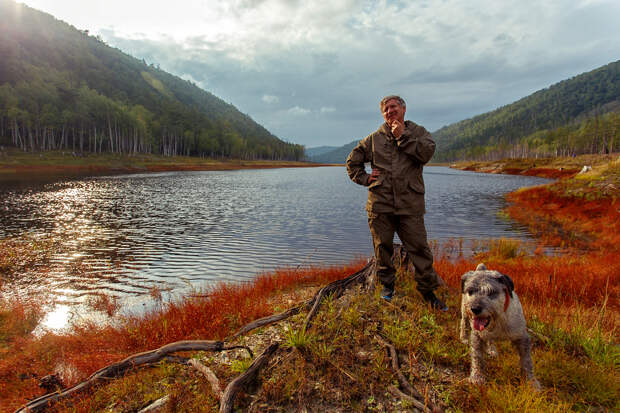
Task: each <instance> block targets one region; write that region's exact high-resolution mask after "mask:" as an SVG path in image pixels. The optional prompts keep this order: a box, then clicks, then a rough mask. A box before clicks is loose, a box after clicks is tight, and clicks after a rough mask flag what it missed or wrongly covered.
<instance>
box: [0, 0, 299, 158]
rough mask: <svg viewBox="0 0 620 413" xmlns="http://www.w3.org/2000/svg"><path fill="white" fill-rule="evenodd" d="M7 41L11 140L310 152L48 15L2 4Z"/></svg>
mask: <svg viewBox="0 0 620 413" xmlns="http://www.w3.org/2000/svg"><path fill="white" fill-rule="evenodd" d="M0 37H1V38H2V39H3V41H2V42H0V142H2V143H3V144H7V145H13V146H17V147H20V148H22V149H24V150H48V149H59V148H63V149H71V150H74V151H80V152H81V151H88V152H102V151H103V152H105V151H108V152H121V153H136V152H150V153H156V154H163V155H193V156H211V157H223V158H229V157H235V158H240V159H283V160H284V159H286V160H299V159H302V158H303V146H301V145H296V144H292V143H288V142H284V141H283V140H281V139H279V138H278V137H276V136H275V135H273V134H272V133H271V132H269V131H268V130H267V129H265V128H264V127H263V126H262V125H259V124H258V123H256V122H255V121H254V120H252V119H251V118H250V117H249V116H248V115H246V114H243V113H242V112H240V111H239V110H237V108H235V107H234V106H233V105H231V104H229V103H226V102H224V101H223V100H221V99H220V98H217V97H216V96H215V95H213V94H211V93H210V92H208V91H205V90H202V89H200V88H199V87H198V86H196V85H195V84H193V83H192V82H189V81H187V80H183V79H181V78H178V77H176V76H174V75H171V74H170V73H167V72H165V71H163V70H160V69H159V68H158V67H156V66H154V65H147V64H146V62H145V61H143V60H138V59H136V58H134V57H132V56H130V55H128V54H126V53H124V52H122V51H121V50H119V49H116V48H113V47H110V46H108V45H107V44H105V43H104V42H103V41H102V40H101V39H100V38H98V37H93V36H90V35H89V34H88V31H80V30H78V29H76V28H75V27H73V26H71V25H69V24H67V23H65V22H62V21H60V20H58V19H56V18H55V17H53V16H51V15H49V14H47V13H44V12H40V11H38V10H35V9H33V8H30V7H28V6H26V5H23V4H18V3H15V2H14V1H12V0H0ZM24 97H25V98H24Z"/></svg>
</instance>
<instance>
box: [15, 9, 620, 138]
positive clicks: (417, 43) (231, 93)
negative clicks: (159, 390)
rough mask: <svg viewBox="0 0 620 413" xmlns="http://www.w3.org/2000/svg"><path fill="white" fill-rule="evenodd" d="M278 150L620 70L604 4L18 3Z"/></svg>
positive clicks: (439, 116) (437, 121) (446, 117)
mask: <svg viewBox="0 0 620 413" xmlns="http://www.w3.org/2000/svg"><path fill="white" fill-rule="evenodd" d="M20 2H22V3H25V4H27V5H29V6H31V7H33V8H36V9H39V10H42V11H45V12H47V13H50V14H52V15H53V16H54V17H56V18H58V19H60V20H63V21H65V22H67V23H69V24H71V25H73V26H75V27H76V28H78V29H80V30H89V31H90V33H91V34H93V35H98V36H100V37H101V38H102V40H104V41H105V42H106V43H107V44H109V45H110V46H113V47H117V48H119V49H121V50H123V51H124V52H126V53H128V54H131V55H133V56H135V57H137V58H139V59H145V60H146V62H147V63H149V64H151V63H152V64H155V65H159V66H160V68H161V69H163V70H166V71H168V72H170V73H173V74H175V75H177V76H180V77H182V78H184V79H188V80H191V81H192V82H194V83H195V84H196V85H198V86H199V87H201V88H202V89H205V90H207V91H209V92H211V93H213V94H214V95H216V96H218V97H220V98H221V99H223V100H224V101H226V102H229V103H232V104H233V105H235V106H236V107H237V108H238V109H239V110H240V111H241V112H243V113H246V114H248V115H250V116H251V117H252V118H253V119H254V120H255V121H257V122H259V123H260V124H262V125H263V126H265V127H266V128H267V129H268V130H269V131H270V132H272V133H273V134H274V135H276V136H278V137H279V138H281V139H283V140H285V141H288V142H294V143H298V144H303V145H305V146H306V147H316V146H322V145H329V146H341V145H344V144H346V143H349V142H351V141H353V140H359V139H362V138H363V137H365V136H366V135H368V134H369V133H371V132H373V131H375V130H376V129H377V128H378V127H379V125H380V124H381V123H382V122H383V119H382V117H381V113H380V111H379V103H378V102H379V101H380V100H381V98H382V97H383V96H385V95H389V94H398V95H400V96H402V97H403V98H404V99H405V101H406V102H407V114H406V118H407V119H410V120H413V121H414V122H416V123H418V124H421V125H423V126H425V127H426V128H427V129H428V130H429V131H431V132H432V131H434V130H437V129H439V128H440V127H442V126H445V125H448V124H451V123H454V122H457V121H460V120H463V119H467V118H470V117H472V116H475V115H477V114H480V113H484V112H487V111H490V110H493V109H495V108H497V107H500V106H503V105H506V104H510V103H512V102H514V101H516V100H518V99H520V98H522V97H525V96H527V95H529V94H531V93H533V92H535V91H537V90H540V89H543V88H546V87H549V86H551V85H552V84H554V83H557V82H559V81H561V80H564V79H567V78H570V77H573V76H576V75H578V74H581V73H583V72H587V71H590V70H593V69H595V68H597V67H600V66H603V65H605V64H607V63H610V62H613V61H616V60H618V59H620V24H618V18H619V16H620V1H617V0H545V1H540V0H514V1H513V0H410V1H400V0H377V1H365V0H331V1H325V2H323V1H308V0H176V1H160V0H22V1H20Z"/></svg>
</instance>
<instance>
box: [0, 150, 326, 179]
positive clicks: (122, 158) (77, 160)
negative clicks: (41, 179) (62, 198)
mask: <svg viewBox="0 0 620 413" xmlns="http://www.w3.org/2000/svg"><path fill="white" fill-rule="evenodd" d="M313 166H323V165H321V164H315V163H310V162H297V161H263V160H255V161H245V160H239V159H208V158H196V157H185V156H175V157H165V156H158V155H146V154H141V155H120V154H110V153H104V154H90V153H83V154H74V153H71V152H66V151H65V152H62V151H48V152H36V153H31V152H23V151H21V150H17V149H13V148H8V149H7V148H5V149H4V150H2V151H0V180H2V179H28V178H29V177H33V176H50V175H51V176H59V177H62V176H84V175H102V174H117V173H139V172H164V171H221V170H236V169H262V168H298V167H313Z"/></svg>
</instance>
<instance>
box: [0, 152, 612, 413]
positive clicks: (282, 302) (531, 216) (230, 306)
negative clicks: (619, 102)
mask: <svg viewBox="0 0 620 413" xmlns="http://www.w3.org/2000/svg"><path fill="white" fill-rule="evenodd" d="M619 166H620V165H619V164H618V162H611V163H608V164H606V165H601V166H600V167H597V168H595V170H594V171H592V172H590V173H588V174H583V175H579V177H576V178H573V179H564V180H560V181H556V182H555V183H553V184H551V185H547V186H544V187H536V188H530V189H526V190H522V191H517V192H515V193H513V194H511V195H510V198H509V200H510V203H511V204H510V205H511V206H510V207H509V209H508V213H510V214H511V215H512V216H514V217H515V218H516V219H517V220H519V221H521V222H523V223H524V224H526V225H528V226H529V227H530V228H532V229H533V230H534V231H536V232H539V233H540V234H541V235H545V237H544V241H546V242H550V243H553V244H554V245H557V246H561V247H562V248H563V251H564V253H563V254H562V255H554V256H549V255H544V254H542V253H541V251H542V246H539V247H538V248H536V247H534V248H530V247H529V246H528V245H525V244H521V243H519V242H516V241H512V240H505V239H504V240H494V241H489V242H487V243H482V242H481V243H480V244H481V245H483V247H482V248H480V247H479V248H477V250H478V251H479V252H478V254H477V255H476V256H475V257H469V256H463V253H462V251H463V248H462V245H461V242H459V241H458V240H455V241H454V242H452V243H448V244H446V245H441V246H440V245H434V247H433V248H434V253H435V256H436V269H437V271H438V272H439V274H440V275H441V276H442V277H443V278H444V280H445V281H446V283H447V287H446V288H443V289H442V290H441V291H440V295H441V296H442V297H443V298H444V299H445V300H446V301H447V303H448V304H449V306H450V310H449V311H448V312H447V313H438V312H435V311H432V310H431V309H429V308H428V307H427V306H426V305H425V304H424V303H423V301H422V300H421V297H420V296H419V294H418V293H417V292H416V290H415V283H414V281H413V277H412V275H411V273H410V272H409V271H408V270H407V269H406V268H401V269H400V270H399V272H398V278H397V285H396V290H397V293H396V296H395V298H394V300H393V301H392V303H386V302H384V301H383V300H381V299H380V298H379V297H378V291H372V292H371V293H367V292H363V291H357V292H354V293H353V294H347V295H346V296H345V297H343V298H341V299H337V300H336V299H330V298H328V299H327V302H326V303H325V304H324V305H323V307H322V309H321V311H320V312H319V314H318V316H317V320H316V321H315V323H314V324H313V327H312V328H310V329H308V330H307V331H306V330H304V329H303V328H302V326H303V323H304V319H305V316H306V314H305V313H304V312H302V313H300V314H298V315H297V316H294V317H293V318H290V319H288V320H286V321H283V322H280V323H277V324H274V325H272V326H270V327H264V328H260V329H258V330H255V331H254V332H252V333H250V334H248V335H246V336H242V337H240V338H238V339H236V341H234V343H235V344H244V345H247V346H249V347H250V348H252V350H253V351H254V354H258V353H260V352H261V351H262V350H263V349H264V348H265V347H266V346H267V344H268V343H269V342H271V341H281V342H282V345H281V348H280V350H279V351H278V353H277V354H276V356H275V357H274V358H273V359H272V361H271V362H270V363H269V364H268V366H267V367H266V368H265V369H264V370H263V371H262V372H261V381H260V382H259V383H258V384H257V385H256V386H254V387H253V388H252V390H251V391H250V392H248V393H247V394H242V396H241V397H240V398H239V400H238V402H237V407H238V408H239V409H240V410H241V411H253V412H282V411H283V412H296V411H303V409H304V408H306V409H307V411H311V412H327V411H357V412H371V411H383V412H395V411H414V410H413V407H412V405H411V404H410V402H409V401H407V400H406V399H402V398H400V397H397V396H395V395H394V393H393V391H392V389H391V387H390V386H393V385H394V384H395V383H397V382H396V377H395V375H394V371H393V370H392V369H391V368H390V362H389V359H388V357H387V355H386V352H385V349H384V347H383V345H382V344H381V343H380V342H379V341H378V339H377V336H379V335H380V336H382V337H384V338H385V339H386V340H389V341H390V342H391V343H392V344H393V345H394V346H395V348H396V349H397V351H398V353H399V355H400V359H401V371H402V373H403V374H404V375H405V376H406V378H407V379H408V380H409V381H410V382H411V383H413V385H414V386H415V387H416V388H417V390H418V391H419V392H420V393H422V394H423V395H425V396H426V398H427V400H428V401H429V402H431V403H432V404H434V405H436V406H441V407H442V408H443V409H444V410H446V411H462V412H470V411H493V412H495V411H519V412H522V411H526V412H527V411H529V412H540V411H545V412H547V411H548V412H565V411H617V410H618V409H620V398H619V396H618V394H620V350H619V348H618V331H620V330H619V328H620V260H618V258H617V257H618V255H619V254H620V247H619V245H620V244H619V243H618V238H617V237H618V234H620V227H618V225H620V224H619V223H620V219H619V218H620V217H618V215H617V214H618V206H619V205H620V204H619V203H618V202H620V201H618V191H617V188H618V187H620V185H619V184H620V182H618V179H619V176H620V174H619V173H618V168H619ZM614 188H616V189H614ZM551 230H553V232H551ZM550 233H552V236H547V234H550ZM4 242H5V244H3V245H2V246H3V247H4V248H0V251H2V252H0V254H4V255H6V256H7V258H6V259H4V260H3V258H2V257H3V256H4V255H3V256H0V263H4V264H0V265H4V267H3V268H4V269H5V271H6V273H9V274H10V272H11V268H13V267H12V266H14V265H28V264H27V262H28V261H27V260H26V261H25V262H26V264H23V262H24V260H25V257H27V256H29V255H31V254H32V255H33V256H35V257H39V258H33V261H37V260H38V259H44V257H45V250H46V248H47V247H46V246H42V245H38V244H36V243H32V242H25V241H24V242H21V243H18V242H16V241H15V240H13V241H10V242H12V243H8V242H9V241H4ZM541 245H542V244H541ZM49 247H51V246H49ZM18 248H19V249H18ZM7 251H14V253H13V254H11V253H7ZM37 254H40V255H37ZM11 257H13V258H11ZM15 257H19V259H17V258H15ZM480 261H483V262H485V263H486V264H487V266H488V267H489V268H491V269H496V270H499V271H501V272H502V273H505V274H508V275H510V276H511V277H512V279H513V280H514V282H515V286H516V291H517V292H518V294H519V297H520V298H521V302H522V303H523V307H524V311H525V314H526V318H527V321H528V327H529V328H530V330H531V335H532V338H533V341H534V344H533V352H532V357H533V360H534V369H535V373H536V375H537V377H538V379H539V380H540V382H541V384H542V386H543V390H542V391H541V392H535V391H533V390H532V388H531V387H530V386H529V385H528V384H527V383H524V382H523V381H522V380H521V378H520V375H519V373H518V356H517V355H516V353H515V352H514V351H513V350H512V349H511V348H510V346H509V345H508V344H507V343H499V346H498V350H499V353H500V357H498V358H495V359H490V360H489V366H488V368H487V378H488V383H487V385H486V386H482V387H478V386H474V385H471V384H469V383H468V382H467V381H466V377H467V375H468V373H469V356H468V349H467V346H465V345H464V344H462V343H461V342H460V341H459V339H458V320H459V317H460V315H459V300H460V296H459V288H460V277H461V275H462V274H463V273H464V272H466V271H469V270H472V269H473V268H474V267H475V266H476V264H477V263H478V262H480ZM362 265H363V262H354V263H352V264H351V265H349V266H346V267H343V268H314V269H309V270H295V269H290V270H281V271H278V272H275V273H273V274H266V275H263V276H261V277H258V278H257V279H256V280H255V281H253V282H251V283H248V284H244V285H243V286H238V287H233V286H227V285H219V286H217V287H214V288H211V289H209V290H208V291H206V292H202V293H201V294H193V295H191V296H188V297H185V298H183V299H180V300H178V301H176V302H174V303H163V302H161V301H159V302H160V305H159V308H158V310H156V311H154V312H152V313H150V314H147V315H146V316H144V317H121V316H119V315H116V316H115V317H117V324H115V325H110V326H98V325H80V326H76V327H75V328H74V330H73V331H72V332H70V333H67V334H53V333H48V334H46V335H44V336H42V337H38V338H34V337H32V336H31V335H30V331H31V330H32V328H33V327H34V326H35V325H36V322H37V320H38V318H39V317H40V316H41V312H40V307H39V305H40V304H39V303H38V302H33V301H28V300H27V299H22V300H17V299H15V300H11V301H6V300H5V301H2V302H0V324H1V325H0V331H4V332H6V333H4V335H2V336H0V383H1V385H0V410H2V411H11V410H13V409H15V408H17V407H19V406H20V405H21V404H23V403H25V402H26V401H27V400H28V399H29V398H32V397H35V396H37V395H41V394H43V393H45V391H44V390H42V389H41V388H39V379H40V378H41V377H42V376H44V375H46V374H50V373H56V374H57V376H59V377H60V378H61V380H62V381H63V383H64V384H65V385H71V384H74V383H76V382H79V381H81V380H83V379H85V378H86V377H88V375H90V374H92V373H93V372H94V371H95V370H96V369H98V368H100V367H102V366H104V365H106V364H108V363H111V362H115V361H118V360H121V359H122V358H124V357H126V356H127V355H129V354H132V353H135V352H138V351H144V350H149V349H154V348H157V347H159V346H161V345H163V344H165V343H168V342H171V341H176V340H182V339H221V338H224V337H226V336H228V335H230V334H231V333H233V332H234V331H236V330H237V329H238V328H239V327H240V326H242V325H244V324H246V323H247V322H249V321H251V320H254V319H256V318H259V317H262V316H265V315H269V314H273V313H277V312H281V311H283V310H285V309H287V308H290V307H293V306H294V305H295V304H297V303H299V302H302V301H303V300H304V299H306V298H308V297H309V296H311V295H312V294H314V293H315V292H316V291H317V290H318V289H319V288H320V286H321V285H324V284H326V283H327V282H329V281H331V280H334V279H339V278H342V277H344V276H345V275H347V274H350V273H352V272H354V271H356V270H357V269H358V268H360V267H361V266H362ZM153 296H154V299H155V300H158V299H159V298H158V296H157V294H156V292H154V294H153ZM101 307H102V311H106V306H105V305H102V306H101ZM185 356H188V357H194V358H197V359H199V360H200V361H201V362H202V363H203V364H204V365H206V366H208V367H209V368H210V369H211V370H212V371H213V372H214V373H215V374H216V376H217V377H218V379H219V380H220V383H221V385H222V386H225V385H226V384H227V383H228V382H230V381H231V380H232V379H233V378H234V377H236V376H237V375H238V374H239V372H241V371H244V370H245V369H246V368H247V367H248V365H249V363H250V359H249V357H248V355H247V352H244V351H235V352H228V353H206V352H197V353H186V354H185ZM163 396H168V397H169V399H168V402H167V407H166V408H167V409H168V411H213V412H216V411H218V401H217V399H216V397H215V394H214V393H213V391H212V389H211V387H210V386H209V384H208V382H207V380H205V378H204V377H202V376H200V375H199V374H197V373H196V372H194V371H193V370H191V369H188V368H187V367H186V366H182V365H179V364H175V363H173V362H161V363H158V364H157V365H155V366H152V367H151V368H143V369H135V371H132V372H130V373H129V374H127V375H125V376H124V377H123V378H121V379H116V380H110V381H108V382H106V383H103V384H101V385H100V386H98V387H96V388H94V389H92V391H89V392H88V393H83V394H82V395H80V396H79V397H75V398H71V399H70V401H69V402H66V403H64V404H61V405H58V406H57V409H58V410H59V411H76V412H81V411H110V412H121V411H137V410H139V409H141V408H144V407H145V406H147V405H149V404H150V403H152V402H153V401H154V400H157V399H159V398H161V397H163Z"/></svg>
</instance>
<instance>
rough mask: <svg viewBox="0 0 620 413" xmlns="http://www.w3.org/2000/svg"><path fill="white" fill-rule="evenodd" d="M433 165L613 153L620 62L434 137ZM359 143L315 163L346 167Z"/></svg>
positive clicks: (618, 133)
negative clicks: (465, 161) (462, 161)
mask: <svg viewBox="0 0 620 413" xmlns="http://www.w3.org/2000/svg"><path fill="white" fill-rule="evenodd" d="M432 135H433V138H434V139H435V141H436V142H437V151H436V153H435V156H434V157H433V160H432V161H433V162H446V161H455V160H496V159H502V158H526V157H531V158H538V157H553V156H574V155H579V154H588V153H592V154H596V153H611V152H614V151H617V150H618V147H619V146H620V61H617V62H613V63H610V64H608V65H606V66H603V67H600V68H598V69H596V70H593V71H591V72H588V73H584V74H581V75H579V76H575V77H573V78H571V79H567V80H564V81H562V82H560V83H557V84H555V85H553V86H550V87H549V88H546V89H542V90H539V91H538V92H535V93H533V94H532V95H530V96H527V97H524V98H523V99H521V100H519V101H517V102H515V103H512V104H510V105H506V106H502V107H500V108H498V109H496V110H494V111H492V112H488V113H484V114H481V115H478V116H476V117H474V118H471V119H466V120H463V121H460V122H457V123H454V124H451V125H448V126H444V127H443V128H441V129H439V130H437V131H435V132H433V133H432ZM357 142H358V141H354V142H351V143H348V144H346V145H344V146H341V147H339V148H335V149H332V150H331V151H329V152H322V153H320V154H313V155H308V156H309V158H310V160H311V161H314V162H324V163H344V161H345V160H346V158H347V155H348V154H349V153H350V152H351V150H352V149H353V148H354V147H355V145H356V144H357Z"/></svg>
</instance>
